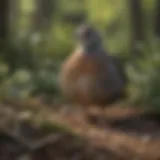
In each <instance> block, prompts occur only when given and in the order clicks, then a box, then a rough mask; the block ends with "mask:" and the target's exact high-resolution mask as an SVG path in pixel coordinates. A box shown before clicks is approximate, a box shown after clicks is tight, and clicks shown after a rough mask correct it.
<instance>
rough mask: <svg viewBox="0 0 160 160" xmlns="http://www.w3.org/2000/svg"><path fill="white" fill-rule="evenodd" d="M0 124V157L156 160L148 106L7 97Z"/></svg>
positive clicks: (155, 120) (155, 121) (155, 124)
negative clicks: (100, 105) (101, 106)
mask: <svg viewBox="0 0 160 160" xmlns="http://www.w3.org/2000/svg"><path fill="white" fill-rule="evenodd" d="M102 122H103V123H102ZM102 124H103V125H102ZM0 127H1V132H0V159H1V160H24V159H25V160H106V159H107V160H159V159H160V150H159V148H160V113H158V112H154V111H150V110H149V109H146V110H144V109H137V108H135V107H130V106H129V107H128V106H127V107H125V106H123V105H118V104H117V105H115V106H114V107H111V108H106V109H99V108H98V107H94V108H92V109H90V110H86V109H85V108H81V109H78V108H77V107H73V106H69V105H68V106H67V105H66V106H58V105H57V106H52V105H45V104H41V103H40V102H38V101H36V100H32V101H27V102H26V101H19V100H13V99H12V100H11V99H5V100H3V101H1V103H0Z"/></svg>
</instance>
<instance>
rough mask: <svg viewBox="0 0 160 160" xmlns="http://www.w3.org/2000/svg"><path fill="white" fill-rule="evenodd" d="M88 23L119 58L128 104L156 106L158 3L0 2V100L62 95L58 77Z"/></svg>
mask: <svg viewBox="0 0 160 160" xmlns="http://www.w3.org/2000/svg"><path fill="white" fill-rule="evenodd" d="M83 21H87V22H90V23H92V24H93V25H95V26H96V27H97V29H98V30H99V31H100V32H101V34H102V35H103V40H104V45H105V48H106V50H108V51H109V52H110V53H111V54H112V55H116V56H119V57H121V59H122V60H123V63H124V66H125V69H126V72H127V74H128V76H129V79H130V84H129V86H128V90H129V101H130V102H134V103H136V104H147V105H148V104H149V105H150V106H154V107H157V108H158V107H159V106H160V99H159V97H160V74H159V73H160V72H159V69H160V40H159V37H160V1H159V0H152V1H151V0H118V1H117V0H112V1H110V0H1V1H0V97H1V98H4V97H14V98H20V99H32V98H33V97H38V96H46V97H47V98H48V99H49V97H50V99H52V100H53V101H56V100H58V99H59V97H60V93H59V89H58V85H57V84H58V81H57V76H58V72H59V68H60V66H61V64H62V63H63V61H64V60H65V58H66V57H67V56H68V55H69V54H71V52H72V51H73V49H74V47H75V40H74V30H75V28H76V27H77V25H79V24H80V23H81V22H83Z"/></svg>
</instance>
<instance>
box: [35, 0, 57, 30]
mask: <svg viewBox="0 0 160 160" xmlns="http://www.w3.org/2000/svg"><path fill="white" fill-rule="evenodd" d="M54 5H55V0H36V10H35V15H34V17H33V30H36V31H37V30H40V31H41V30H45V29H46V30H47V29H48V28H49V27H50V26H51V24H52V17H53V13H54V8H55V6H54Z"/></svg>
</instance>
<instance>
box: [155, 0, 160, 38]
mask: <svg viewBox="0 0 160 160" xmlns="http://www.w3.org/2000/svg"><path fill="white" fill-rule="evenodd" d="M155 36H156V37H158V38H160V0H156V17H155Z"/></svg>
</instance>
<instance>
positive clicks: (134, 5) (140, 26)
mask: <svg viewBox="0 0 160 160" xmlns="http://www.w3.org/2000/svg"><path fill="white" fill-rule="evenodd" d="M128 3H129V4H128V5H129V10H130V21H131V31H132V35H131V37H132V40H131V52H132V53H133V54H139V53H140V50H139V49H138V44H139V43H141V42H143V41H144V40H145V30H144V19H143V11H142V0H129V1H128Z"/></svg>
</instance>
